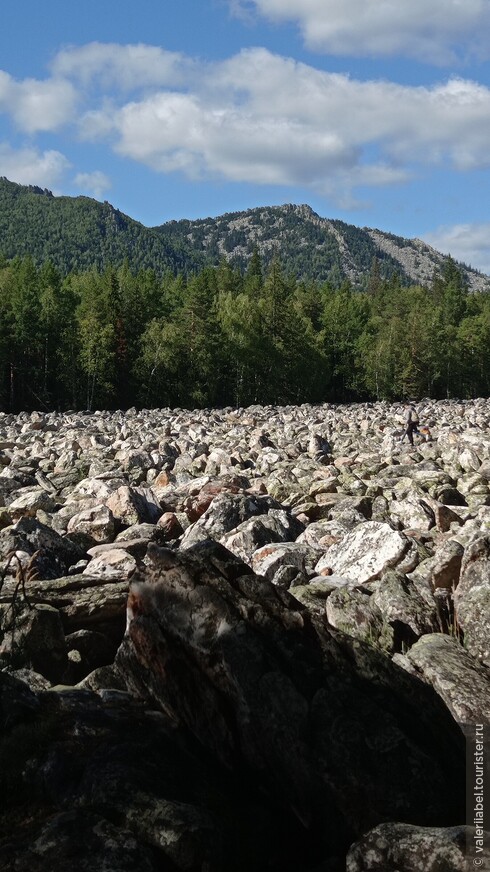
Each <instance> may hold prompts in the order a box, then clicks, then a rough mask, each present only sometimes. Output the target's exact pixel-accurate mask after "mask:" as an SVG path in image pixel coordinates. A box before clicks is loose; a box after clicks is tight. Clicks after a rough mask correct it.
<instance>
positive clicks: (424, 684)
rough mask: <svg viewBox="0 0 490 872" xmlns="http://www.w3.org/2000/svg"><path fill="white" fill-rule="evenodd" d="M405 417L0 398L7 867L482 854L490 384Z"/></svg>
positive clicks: (398, 870)
mask: <svg viewBox="0 0 490 872" xmlns="http://www.w3.org/2000/svg"><path fill="white" fill-rule="evenodd" d="M401 411H402V409H401V407H399V406H389V405H388V404H386V403H376V404H359V405H347V406H334V405H327V404H325V405H319V406H312V405H307V404H305V405H302V406H289V407H282V408H281V407H273V406H268V407H261V406H254V407H249V408H246V409H232V408H225V409H208V410H203V411H201V412H197V411H183V410H173V411H172V410H170V409H159V410H158V409H157V410H143V411H141V412H137V411H136V410H129V411H128V412H127V413H124V414H123V413H121V412H115V413H108V412H97V413H95V414H88V413H87V414H82V413H75V412H70V413H66V414H57V413H46V414H44V413H38V412H34V413H32V414H26V413H24V414H21V415H18V416H14V415H6V414H0V466H1V467H2V470H1V472H0V505H1V506H2V508H1V509H0V522H1V524H0V526H1V530H0V562H1V570H2V572H1V576H0V792H1V795H2V807H1V809H0V868H1V869H2V872H16V870H19V869H29V870H32V872H46V870H47V869H49V870H50V872H61V870H64V869H66V867H67V864H68V865H69V866H70V869H72V870H74V872H89V870H93V869H99V868H100V869H102V868H104V869H110V870H111V872H129V870H137V872H162V870H169V872H170V870H172V872H175V870H182V872H202V870H204V869H206V870H207V872H227V870H229V869H233V870H237V872H245V870H247V872H249V870H252V869H253V870H254V872H293V870H294V872H319V870H328V872H340V870H342V872H343V870H344V869H345V868H347V870H348V872H440V870H441V869H444V870H445V872H463V870H464V869H465V868H466V860H465V853H466V843H467V842H468V844H471V843H472V840H473V837H474V831H473V830H471V829H470V828H465V826H464V821H465V789H464V773H465V742H464V734H465V730H467V729H468V725H471V724H473V725H474V724H488V723H490V678H489V669H490V651H489V638H490V596H489V591H490V579H489V574H488V566H489V562H490V435H489V433H490V400H471V401H467V402H458V401H448V402H433V401H426V402H424V403H421V404H420V405H419V413H420V417H421V420H422V422H423V423H424V424H425V425H427V426H428V427H429V428H430V430H431V432H432V439H430V440H429V441H424V440H422V439H420V440H418V441H417V440H416V444H415V445H414V446H413V447H412V446H410V445H408V444H406V443H405V444H402V445H401V444H400V433H401V432H402V427H401V424H400V420H401V419H400V413H401ZM473 740H474V735H473ZM488 859H489V858H488V857H487V861H488Z"/></svg>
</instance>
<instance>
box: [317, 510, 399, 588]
mask: <svg viewBox="0 0 490 872" xmlns="http://www.w3.org/2000/svg"><path fill="white" fill-rule="evenodd" d="M409 546H410V542H409V540H408V539H407V537H406V536H405V535H404V534H403V533H398V532H397V531H395V530H393V529H392V528H391V527H390V526H389V525H388V524H380V523H379V522H378V521H366V522H365V523H364V524H360V525H359V526H357V527H356V528H355V529H354V530H352V531H350V532H349V533H347V534H346V536H344V538H343V539H342V540H341V541H340V542H338V543H337V544H334V545H332V546H331V548H329V549H328V552H327V554H326V555H325V557H324V558H322V559H321V561H320V562H319V563H318V564H317V566H316V571H317V572H318V573H320V572H321V571H322V570H323V569H324V568H325V567H327V566H328V567H330V568H331V569H332V571H333V572H335V573H337V574H338V575H342V576H345V578H350V579H352V580H353V581H357V582H358V583H359V584H362V583H364V582H367V581H372V580H374V579H376V578H379V576H380V575H381V574H382V573H383V572H384V571H385V570H386V569H388V568H389V567H392V566H396V565H397V564H398V563H400V562H401V560H402V558H403V557H404V556H405V554H406V552H407V551H408V549H409Z"/></svg>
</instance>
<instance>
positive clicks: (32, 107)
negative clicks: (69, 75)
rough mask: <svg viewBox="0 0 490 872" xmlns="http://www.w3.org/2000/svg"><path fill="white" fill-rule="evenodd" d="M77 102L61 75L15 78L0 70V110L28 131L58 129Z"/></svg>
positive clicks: (69, 117) (68, 84)
mask: <svg viewBox="0 0 490 872" xmlns="http://www.w3.org/2000/svg"><path fill="white" fill-rule="evenodd" d="M76 102H77V93H76V91H75V88H74V87H73V85H72V84H71V83H70V82H68V81H65V80H64V79H58V78H54V79H45V80H39V79H23V80H22V81H20V82H17V81H16V80H15V79H13V78H12V77H11V76H9V74H8V73H6V72H4V71H2V70H0V111H3V112H7V113H9V114H10V115H11V116H12V118H13V119H14V121H15V122H16V124H17V126H18V127H19V128H20V129H21V130H23V131H25V132H27V133H36V132H39V131H48V130H49V131H54V130H58V129H59V128H60V127H61V126H63V125H64V124H66V123H67V122H68V121H70V120H71V119H72V118H73V115H74V111H75V106H76Z"/></svg>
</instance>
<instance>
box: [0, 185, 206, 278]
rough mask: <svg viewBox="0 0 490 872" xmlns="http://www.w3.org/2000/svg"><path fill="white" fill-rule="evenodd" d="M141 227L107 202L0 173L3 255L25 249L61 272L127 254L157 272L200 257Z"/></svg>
mask: <svg viewBox="0 0 490 872" xmlns="http://www.w3.org/2000/svg"><path fill="white" fill-rule="evenodd" d="M170 245H171V243H170V241H167V239H166V238H165V234H162V233H160V232H158V231H156V230H154V229H152V228H148V227H144V226H143V224H140V223H139V222H138V221H135V220H134V219H133V218H130V217H128V216H127V215H124V214H123V213H122V212H120V211H119V210H118V209H115V208H114V207H113V206H111V205H110V203H108V202H107V201H106V202H104V203H99V202H98V201H97V200H93V199H91V198H90V197H55V196H53V194H52V193H51V191H48V190H47V189H46V188H45V189H44V190H43V189H42V188H38V187H35V186H33V185H29V186H24V185H17V184H15V183H14V182H9V181H8V179H6V178H0V253H1V254H3V255H4V256H5V257H7V258H12V257H15V256H17V255H19V256H23V255H26V254H30V255H31V256H32V258H33V259H34V261H35V262H36V263H37V264H40V263H42V262H43V261H45V260H48V259H50V260H52V261H53V263H54V264H55V265H56V266H57V267H58V268H59V269H60V270H61V271H62V272H63V273H67V272H70V271H71V270H73V269H77V270H86V269H89V268H90V267H91V266H95V267H97V268H98V269H101V268H103V267H104V266H106V265H108V264H109V263H110V264H113V265H114V266H119V265H120V264H122V263H123V261H124V259H125V258H127V259H128V261H129V262H130V264H131V266H132V267H133V268H134V269H137V270H139V269H144V268H152V269H155V270H156V271H157V272H164V271H165V270H167V269H170V270H172V271H177V270H186V269H192V268H197V267H199V266H201V265H202V260H203V259H202V256H199V255H195V254H194V252H193V251H192V250H191V249H190V248H189V247H188V246H186V244H185V241H183V242H182V248H181V243H180V242H179V241H178V240H175V242H174V243H173V244H172V247H170Z"/></svg>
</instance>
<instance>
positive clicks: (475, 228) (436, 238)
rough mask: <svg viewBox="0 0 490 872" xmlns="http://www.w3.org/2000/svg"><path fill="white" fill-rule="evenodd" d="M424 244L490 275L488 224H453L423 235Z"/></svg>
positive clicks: (489, 226) (489, 224)
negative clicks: (426, 243)
mask: <svg viewBox="0 0 490 872" xmlns="http://www.w3.org/2000/svg"><path fill="white" fill-rule="evenodd" d="M424 240H425V242H428V243H429V245H432V246H433V247H434V248H437V250H438V251H442V253H443V254H450V255H451V256H452V257H453V258H454V259H455V260H459V261H462V262H463V263H467V264H471V266H473V267H474V268H475V269H479V270H480V271H481V272H483V273H485V274H487V275H490V223H488V222H483V223H480V224H454V225H452V226H443V227H438V228H437V229H436V230H434V231H433V232H432V233H426V234H425V235H424Z"/></svg>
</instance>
